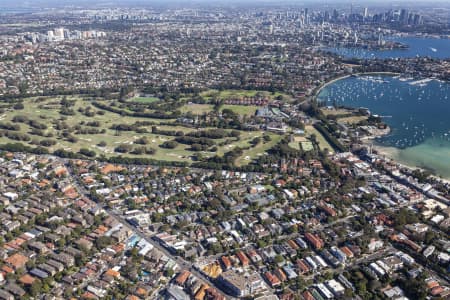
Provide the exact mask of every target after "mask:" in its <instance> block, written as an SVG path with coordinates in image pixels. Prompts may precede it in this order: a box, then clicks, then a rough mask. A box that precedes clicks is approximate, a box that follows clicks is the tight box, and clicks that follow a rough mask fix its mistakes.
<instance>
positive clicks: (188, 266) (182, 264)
mask: <svg viewBox="0 0 450 300" xmlns="http://www.w3.org/2000/svg"><path fill="white" fill-rule="evenodd" d="M66 168H67V169H68V171H69V173H70V177H71V178H72V179H73V181H72V183H73V185H74V187H75V189H76V190H77V191H78V192H79V193H80V194H81V195H83V196H84V197H86V198H87V199H90V193H89V191H88V190H86V188H85V187H84V186H83V185H81V184H80V183H79V180H78V176H75V175H73V170H72V168H71V167H70V165H69V164H66ZM94 203H95V204H96V206H97V208H98V209H102V210H104V211H105V212H106V213H107V214H108V216H110V217H112V218H113V219H114V220H116V221H117V222H119V223H120V224H122V226H124V227H125V228H127V229H129V230H131V231H132V232H133V233H134V234H136V235H137V236H139V237H140V238H141V239H144V240H145V241H146V242H148V243H149V244H151V245H152V246H153V247H155V248H156V249H158V250H159V251H161V253H163V254H164V255H166V256H167V257H169V258H170V259H172V260H173V261H175V262H176V263H177V265H178V267H179V268H180V269H181V270H187V271H189V272H191V273H192V274H193V275H194V276H196V277H198V278H200V279H201V280H202V281H204V282H205V283H207V284H208V285H209V286H211V287H214V288H216V289H217V290H218V291H219V293H221V294H222V295H223V296H224V297H225V298H226V299H230V300H234V299H236V298H233V297H231V296H230V295H228V294H225V293H224V292H223V291H222V290H221V288H220V287H219V286H218V285H217V284H216V283H215V282H213V281H211V280H210V279H209V278H208V277H206V276H205V275H203V274H202V273H201V272H199V271H197V270H196V269H195V268H194V264H193V263H191V262H188V261H186V260H184V259H183V258H181V257H179V256H175V255H173V254H172V253H170V252H169V251H168V250H167V249H166V248H165V247H163V246H162V245H161V244H160V243H159V242H157V241H155V240H153V239H152V237H153V236H154V235H147V234H145V233H143V232H142V231H140V230H139V229H137V228H136V227H134V226H131V225H130V224H129V223H128V222H127V220H125V219H123V218H122V216H120V215H118V214H116V213H114V212H113V211H112V210H111V209H108V208H106V207H104V206H102V205H101V204H100V203H98V202H94Z"/></svg>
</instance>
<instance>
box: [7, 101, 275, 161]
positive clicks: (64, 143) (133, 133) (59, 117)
mask: <svg viewBox="0 0 450 300" xmlns="http://www.w3.org/2000/svg"><path fill="white" fill-rule="evenodd" d="M63 99H64V100H63ZM96 101H97V102H99V103H102V104H103V105H107V107H111V108H114V109H116V110H117V111H113V112H112V111H109V110H108V109H103V108H101V106H94V103H93V102H91V101H90V100H87V99H85V98H82V97H81V96H80V97H67V98H65V97H58V96H55V97H34V98H28V99H25V100H24V101H23V105H24V108H23V109H20V110H14V109H12V107H11V108H8V109H7V111H6V112H5V113H4V114H3V115H2V116H0V122H2V123H3V124H6V125H8V124H11V126H16V129H17V130H9V129H8V130H6V129H5V130H2V135H1V136H0V143H1V144H6V143H17V142H20V143H22V144H24V145H27V146H31V147H37V146H42V147H45V148H46V149H48V151H50V152H53V151H55V150H58V149H64V150H66V151H70V152H78V151H80V149H88V150H90V151H94V152H95V154H96V155H97V156H99V155H104V156H105V157H111V156H119V155H121V156H126V157H148V158H153V159H156V160H164V161H180V162H188V163H190V162H193V161H194V159H193V157H195V156H196V155H198V154H200V155H201V157H203V159H207V158H208V157H212V156H214V155H220V156H222V155H224V153H226V152H228V151H230V150H232V149H233V148H234V147H240V148H249V149H247V150H244V154H243V155H242V157H240V158H239V159H238V161H237V162H236V163H237V164H239V165H244V164H248V163H249V162H251V161H252V160H254V159H255V158H257V157H258V156H260V155H262V154H264V153H265V152H266V151H267V150H268V149H269V148H271V147H272V146H273V145H275V144H276V143H277V142H278V141H279V140H280V139H281V136H279V135H276V134H272V133H270V134H269V135H270V136H271V138H272V139H271V141H269V142H266V143H264V142H262V141H261V142H260V143H259V144H257V145H256V146H253V145H251V141H252V140H253V139H254V138H255V137H262V135H263V133H262V132H257V131H239V133H240V136H239V138H236V137H231V136H228V137H224V138H216V139H211V140H210V141H212V142H213V146H215V147H211V146H208V147H206V148H205V149H204V150H203V151H194V150H192V149H191V146H190V145H188V144H183V143H178V144H175V147H174V148H172V149H168V148H163V147H162V146H163V144H164V143H167V142H170V141H175V139H177V137H178V136H180V135H181V136H184V135H188V134H189V133H191V132H193V131H197V129H196V128H193V127H189V126H187V125H186V126H184V125H180V124H176V123H175V121H176V120H175V119H168V118H165V119H161V118H153V117H135V116H133V115H129V114H130V113H133V111H131V110H129V109H128V107H127V106H123V104H121V103H117V102H114V101H108V100H96ZM223 108H228V109H231V110H233V111H235V112H236V113H238V114H241V115H248V116H250V115H253V114H254V113H255V111H256V109H257V107H256V106H238V105H224V106H223ZM223 108H222V109H223ZM212 110H213V105H210V104H186V105H184V106H182V107H181V111H183V112H192V113H193V114H202V113H207V112H210V111H212ZM123 112H126V114H124V113H123ZM146 112H147V111H146ZM148 112H149V113H151V112H152V111H151V110H148ZM169 113H170V112H169ZM119 125H120V126H122V127H123V128H124V129H120V130H117V129H115V128H116V127H117V126H119ZM36 126H38V127H39V126H40V128H39V129H37V128H36ZM155 129H156V131H154V130H155ZM211 129H214V128H202V129H201V130H211ZM225 131H226V132H231V129H225ZM153 132H155V133H153ZM18 138H20V140H19V139H18ZM142 138H145V141H144V142H142ZM121 147H122V148H125V149H126V152H124V153H122V152H120V153H119V152H117V151H118V148H121ZM214 148H216V149H214ZM136 149H141V151H142V149H147V150H148V151H150V150H151V153H150V152H149V154H144V152H141V153H142V154H138V153H139V152H136V151H137V150H136ZM214 150H216V151H214Z"/></svg>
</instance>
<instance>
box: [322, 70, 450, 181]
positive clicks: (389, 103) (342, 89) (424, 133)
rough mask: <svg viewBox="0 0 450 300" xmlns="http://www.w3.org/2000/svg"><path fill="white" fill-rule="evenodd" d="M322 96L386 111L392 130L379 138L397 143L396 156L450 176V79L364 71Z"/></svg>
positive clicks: (382, 142)
mask: <svg viewBox="0 0 450 300" xmlns="http://www.w3.org/2000/svg"><path fill="white" fill-rule="evenodd" d="M318 99H319V100H320V101H325V102H327V103H328V104H329V105H332V104H333V102H334V101H336V102H337V104H342V105H345V106H350V107H367V108H368V109H369V110H370V111H371V112H372V114H378V115H381V116H385V118H384V121H385V122H386V123H387V124H388V125H389V126H390V127H391V129H392V131H391V133H390V134H389V135H387V136H385V137H382V138H379V139H377V140H376V142H377V143H378V144H379V145H381V146H385V147H395V148H396V149H398V151H396V157H395V158H396V159H399V160H400V161H402V162H404V163H406V164H409V165H414V166H418V167H425V168H428V169H431V170H434V171H435V172H436V173H437V174H440V175H443V176H445V177H450V84H448V83H444V82H440V81H437V80H431V81H427V80H425V81H422V82H420V81H417V80H412V79H409V80H403V79H400V78H397V77H390V76H361V77H350V78H346V79H342V80H339V81H337V82H335V83H333V84H330V85H328V86H326V87H325V88H323V89H322V91H321V92H320V94H319V96H318Z"/></svg>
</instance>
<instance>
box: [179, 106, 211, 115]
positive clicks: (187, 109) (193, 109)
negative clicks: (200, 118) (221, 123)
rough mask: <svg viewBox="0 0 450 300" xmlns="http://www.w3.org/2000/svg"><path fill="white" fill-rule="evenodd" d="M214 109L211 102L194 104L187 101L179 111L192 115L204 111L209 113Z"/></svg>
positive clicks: (200, 113)
mask: <svg viewBox="0 0 450 300" xmlns="http://www.w3.org/2000/svg"><path fill="white" fill-rule="evenodd" d="M213 109H214V105H212V104H196V103H189V104H186V105H183V106H182V107H181V108H180V109H179V110H180V112H181V113H189V112H190V113H192V114H193V115H202V114H204V113H209V112H211V111H212V110H213Z"/></svg>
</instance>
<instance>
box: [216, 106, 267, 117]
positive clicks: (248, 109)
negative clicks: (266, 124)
mask: <svg viewBox="0 0 450 300" xmlns="http://www.w3.org/2000/svg"><path fill="white" fill-rule="evenodd" d="M258 108H259V107H258V106H255V105H228V104H225V105H223V106H222V110H224V109H230V110H232V111H233V112H235V113H236V114H239V115H242V116H243V115H247V116H254V115H255V113H256V111H257V110H258Z"/></svg>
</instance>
